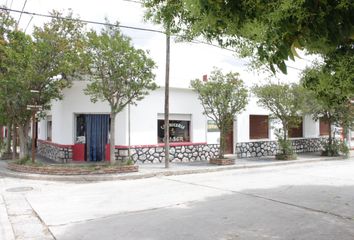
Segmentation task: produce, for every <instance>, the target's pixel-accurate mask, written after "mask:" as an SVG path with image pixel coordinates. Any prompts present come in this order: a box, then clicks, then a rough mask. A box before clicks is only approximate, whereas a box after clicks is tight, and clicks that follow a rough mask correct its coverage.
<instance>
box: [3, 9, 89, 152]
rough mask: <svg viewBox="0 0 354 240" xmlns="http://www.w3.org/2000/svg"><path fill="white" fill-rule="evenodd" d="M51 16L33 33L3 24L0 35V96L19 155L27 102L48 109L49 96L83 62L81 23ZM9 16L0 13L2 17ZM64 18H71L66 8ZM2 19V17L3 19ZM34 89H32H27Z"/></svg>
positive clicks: (27, 114)
mask: <svg viewBox="0 0 354 240" xmlns="http://www.w3.org/2000/svg"><path fill="white" fill-rule="evenodd" d="M51 14H52V16H53V18H52V20H51V21H50V22H49V23H45V24H44V25H43V26H42V27H35V28H34V32H33V36H32V37H31V36H28V35H26V34H25V33H23V32H21V31H18V30H17V29H14V28H10V27H6V28H5V29H6V33H7V35H6V37H5V38H3V39H4V40H3V44H2V49H3V51H2V52H3V53H4V54H3V55H2V56H4V57H3V58H2V62H3V63H5V64H4V65H2V67H3V70H4V71H2V74H3V75H2V77H1V79H0V80H1V81H2V82H3V83H4V85H2V87H1V89H0V97H3V99H5V101H4V103H5V107H6V109H7V111H8V113H9V114H8V116H10V117H11V118H10V120H11V121H12V122H13V123H14V124H16V125H18V127H19V137H20V157H21V158H22V157H25V156H27V155H28V129H29V124H30V119H31V113H30V112H29V111H28V110H27V105H33V104H35V105H41V106H42V109H43V110H45V109H49V107H50V102H51V100H54V99H60V98H61V97H62V94H61V90H62V89H63V88H65V87H68V86H70V82H71V79H72V78H73V76H78V75H79V73H80V69H81V67H82V64H83V63H84V57H85V54H84V42H85V39H84V37H83V31H82V30H83V24H82V23H80V22H78V21H75V20H67V19H66V18H64V17H63V14H62V13H60V12H56V11H53V12H52V13H51ZM8 17H9V16H6V15H4V19H8ZM66 17H67V18H73V14H72V13H71V12H70V13H69V14H68V15H67V16H66ZM3 21H4V20H3ZM31 90H35V91H36V93H31Z"/></svg>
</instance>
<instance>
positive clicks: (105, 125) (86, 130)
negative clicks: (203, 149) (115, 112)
mask: <svg viewBox="0 0 354 240" xmlns="http://www.w3.org/2000/svg"><path fill="white" fill-rule="evenodd" d="M108 131H109V115H108V114H79V115H77V116H76V144H75V145H77V147H76V149H77V151H80V153H74V154H76V156H81V157H80V158H83V160H85V161H91V162H98V161H104V160H105V153H106V149H105V147H106V144H107V143H108ZM77 160H80V159H77Z"/></svg>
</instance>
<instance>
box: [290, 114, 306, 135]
mask: <svg viewBox="0 0 354 240" xmlns="http://www.w3.org/2000/svg"><path fill="white" fill-rule="evenodd" d="M288 134H289V137H290V138H301V137H303V119H302V118H301V121H300V122H299V124H298V125H297V126H296V127H292V128H290V129H289V132H288Z"/></svg>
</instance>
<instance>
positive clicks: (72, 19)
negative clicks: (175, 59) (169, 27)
mask: <svg viewBox="0 0 354 240" xmlns="http://www.w3.org/2000/svg"><path fill="white" fill-rule="evenodd" d="M0 9H1V10H5V11H9V12H15V13H20V14H21V13H22V14H27V15H32V16H37V17H46V18H55V19H60V20H69V21H75V22H82V23H88V24H95V25H103V26H109V27H120V28H126V29H133V30H139V31H146V32H155V33H162V34H165V32H164V31H161V30H156V29H149V28H141V27H132V26H126V25H120V24H113V23H104V22H98V21H93V20H84V19H76V18H68V17H61V16H53V15H50V14H43V13H35V12H28V11H20V10H16V9H10V8H4V7H0Z"/></svg>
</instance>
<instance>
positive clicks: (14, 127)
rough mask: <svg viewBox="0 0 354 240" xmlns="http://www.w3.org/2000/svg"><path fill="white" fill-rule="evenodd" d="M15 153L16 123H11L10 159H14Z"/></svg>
mask: <svg viewBox="0 0 354 240" xmlns="http://www.w3.org/2000/svg"><path fill="white" fill-rule="evenodd" d="M16 155H17V131H16V124H13V125H12V160H15V159H16V157H17V156H16Z"/></svg>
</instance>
